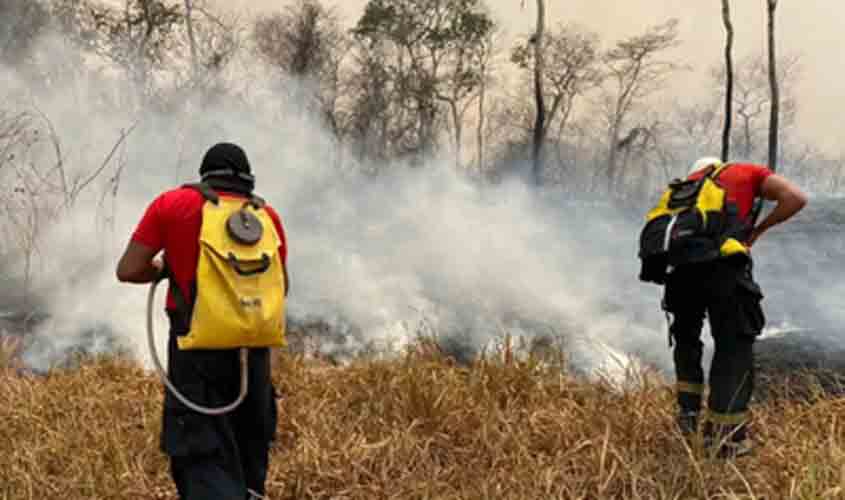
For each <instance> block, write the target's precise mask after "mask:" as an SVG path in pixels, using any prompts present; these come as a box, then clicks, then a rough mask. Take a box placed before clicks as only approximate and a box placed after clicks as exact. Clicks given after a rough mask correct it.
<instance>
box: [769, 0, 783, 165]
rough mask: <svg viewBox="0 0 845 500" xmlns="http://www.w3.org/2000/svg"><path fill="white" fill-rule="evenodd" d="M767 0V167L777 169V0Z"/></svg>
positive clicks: (778, 111)
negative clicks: (769, 102)
mask: <svg viewBox="0 0 845 500" xmlns="http://www.w3.org/2000/svg"><path fill="white" fill-rule="evenodd" d="M766 1H767V2H768V9H767V12H768V30H767V31H768V40H769V88H770V89H771V106H769V168H770V169H772V170H773V171H777V167H778V129H779V126H780V88H779V86H778V73H777V58H776V49H775V13H776V10H777V7H778V0H766Z"/></svg>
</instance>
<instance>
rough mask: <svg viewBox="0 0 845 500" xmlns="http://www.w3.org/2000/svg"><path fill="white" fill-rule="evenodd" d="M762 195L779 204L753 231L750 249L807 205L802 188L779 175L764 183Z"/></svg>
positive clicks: (749, 244)
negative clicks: (767, 232)
mask: <svg viewBox="0 0 845 500" xmlns="http://www.w3.org/2000/svg"><path fill="white" fill-rule="evenodd" d="M760 194H761V195H762V196H763V198H765V199H767V200H770V201H774V202H777V205H776V206H775V209H774V210H772V213H770V214H769V216H768V217H766V218H765V219H764V220H763V222H761V223H760V225H758V226H757V227H755V228H754V229H753V230H752V231H751V236H750V237H749V238H748V241H747V242H746V246H748V247H749V248H750V247H752V246H753V245H754V243H755V242H756V241H757V240H758V239H759V238H760V236H762V235H763V233H765V232H766V231H768V230H769V229H771V228H772V227H774V226H776V225H778V224H780V223H782V222H786V221H787V220H789V219H791V218H792V216H794V215H795V214H797V213H798V212H800V211H801V209H802V208H804V206H805V205H806V204H807V195H806V194H804V192H803V191H802V190H801V188H799V187H798V186H797V185H795V184H793V183H792V182H790V181H788V180H787V179H786V178H784V177H782V176H780V175H777V174H774V175H770V176H769V177H767V178H766V180H765V181H763V185H762V186H761V190H760Z"/></svg>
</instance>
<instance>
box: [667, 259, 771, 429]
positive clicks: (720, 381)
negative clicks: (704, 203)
mask: <svg viewBox="0 0 845 500" xmlns="http://www.w3.org/2000/svg"><path fill="white" fill-rule="evenodd" d="M762 298H763V295H762V293H761V291H760V287H759V286H758V285H757V284H756V283H755V282H754V279H753V278H752V276H751V271H750V267H749V266H748V265H746V261H716V262H711V263H706V264H695V265H689V266H683V267H679V268H677V269H675V271H674V272H673V273H672V274H671V275H670V276H669V279H668V281H667V283H666V295H665V304H664V305H665V308H666V310H667V312H669V313H670V314H671V316H672V322H671V326H670V334H671V336H672V339H673V341H674V343H675V348H674V362H675V374H676V377H677V390H678V406H679V410H680V413H681V417H682V418H686V420H685V421H684V420H682V422H686V424H684V423H682V428H683V430H685V431H687V432H691V431H694V430H695V427H697V425H698V414H699V412H700V410H701V407H702V398H703V394H704V370H703V367H702V348H703V344H702V342H701V331H702V327H703V324H704V318H705V316H706V317H708V318H709V321H710V331H711V334H712V336H713V340H714V344H715V352H714V355H713V360H712V362H711V365H710V377H709V379H710V380H709V382H710V384H709V385H710V395H709V399H708V401H707V407H708V410H709V422H708V432H711V431H720V432H726V433H730V434H732V435H733V438H734V439H744V438H745V433H746V424H747V420H748V415H747V412H748V405H749V402H750V400H751V395H752V391H753V388H754V341H755V339H756V337H757V336H758V335H759V334H760V333H761V331H762V329H763V326H764V324H765V317H764V315H763V311H762V308H761V305H760V302H761V300H762ZM690 424H691V425H690Z"/></svg>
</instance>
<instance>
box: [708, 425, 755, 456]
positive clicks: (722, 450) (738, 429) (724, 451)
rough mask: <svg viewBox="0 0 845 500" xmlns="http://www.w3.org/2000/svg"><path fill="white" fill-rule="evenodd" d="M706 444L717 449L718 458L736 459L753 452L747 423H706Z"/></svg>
mask: <svg viewBox="0 0 845 500" xmlns="http://www.w3.org/2000/svg"><path fill="white" fill-rule="evenodd" d="M704 446H705V448H708V449H712V448H714V447H718V449H717V450H716V458H719V459H727V460H730V459H734V458H739V457H742V456H745V455H748V454H750V453H751V452H752V448H753V446H752V442H751V439H749V437H748V427H747V425H745V424H743V425H718V424H713V423H712V422H707V423H705V425H704Z"/></svg>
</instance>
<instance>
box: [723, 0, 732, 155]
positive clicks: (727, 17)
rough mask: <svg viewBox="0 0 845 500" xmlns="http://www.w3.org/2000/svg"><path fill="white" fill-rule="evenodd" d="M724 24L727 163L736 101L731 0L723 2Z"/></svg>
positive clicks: (725, 143)
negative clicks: (734, 101)
mask: <svg viewBox="0 0 845 500" xmlns="http://www.w3.org/2000/svg"><path fill="white" fill-rule="evenodd" d="M722 22H723V23H724V25H725V33H726V42H725V128H724V129H723V130H722V161H723V162H727V161H728V158H729V157H730V154H731V127H732V125H733V99H734V63H733V45H734V27H733V23H732V22H731V5H730V0H722Z"/></svg>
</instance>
